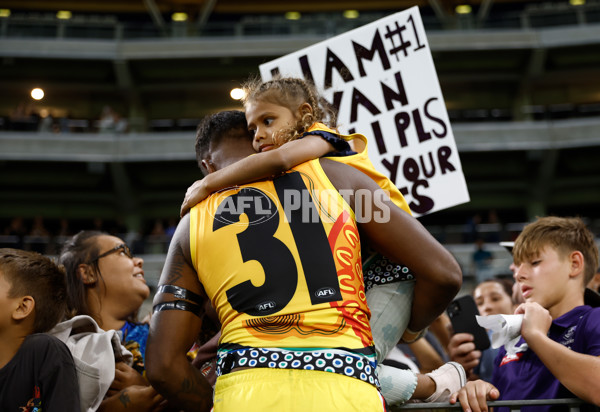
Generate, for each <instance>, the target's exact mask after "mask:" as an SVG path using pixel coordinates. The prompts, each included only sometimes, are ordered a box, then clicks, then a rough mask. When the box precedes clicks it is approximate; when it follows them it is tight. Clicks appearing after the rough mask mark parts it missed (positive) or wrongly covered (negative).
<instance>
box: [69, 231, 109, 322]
mask: <svg viewBox="0 0 600 412" xmlns="http://www.w3.org/2000/svg"><path fill="white" fill-rule="evenodd" d="M105 235H106V236H109V235H108V233H104V232H100V231H96V230H82V231H81V232H79V233H77V234H76V235H74V236H72V237H71V238H69V239H68V240H67V241H66V242H65V244H64V245H63V247H62V250H61V252H60V257H59V263H60V264H61V265H64V267H65V270H66V273H67V291H68V311H69V317H73V316H75V315H88V316H91V317H92V318H94V319H96V318H97V316H94V315H93V314H92V313H91V312H90V309H89V306H88V304H87V301H86V298H85V297H86V293H85V291H86V289H87V288H88V287H90V286H88V285H86V284H85V283H83V281H82V280H81V278H80V277H79V273H78V270H79V269H78V268H79V265H81V264H87V263H88V262H91V261H92V260H94V259H95V258H96V257H98V255H99V254H100V248H99V247H98V242H96V238H97V237H99V236H105ZM92 266H93V267H92V270H93V271H94V274H96V275H98V280H100V279H101V278H102V274H101V273H100V270H99V268H98V263H97V262H95V263H93V264H92Z"/></svg>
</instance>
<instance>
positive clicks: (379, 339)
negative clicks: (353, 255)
mask: <svg viewBox="0 0 600 412" xmlns="http://www.w3.org/2000/svg"><path fill="white" fill-rule="evenodd" d="M244 90H245V92H246V94H245V98H244V102H243V103H244V106H245V109H246V119H247V122H248V130H249V131H250V133H251V134H252V135H253V136H254V140H253V146H254V149H255V150H256V151H257V152H258V154H257V155H255V156H250V157H247V158H245V159H243V160H241V161H239V162H237V163H235V164H233V165H230V166H228V167H225V168H223V169H221V170H219V171H214V168H213V167H211V165H210V164H206V165H205V167H206V169H207V170H209V171H210V172H212V173H210V174H209V175H207V176H206V177H204V179H202V180H199V181H197V182H196V183H194V185H192V186H191V187H190V188H189V189H188V192H187V193H186V198H185V200H184V203H183V205H182V210H181V213H182V215H183V214H185V213H186V212H187V211H188V210H189V208H190V207H192V206H194V205H195V204H196V203H198V202H199V201H201V200H202V199H204V198H206V197H207V196H208V195H210V194H211V193H213V192H215V191H217V190H220V189H223V188H226V187H229V186H232V185H236V184H244V183H249V182H252V181H255V180H259V179H263V178H271V177H274V176H277V175H279V174H281V173H283V172H286V171H287V170H289V169H290V168H292V167H294V166H296V165H298V164H301V163H303V162H306V161H309V160H312V159H316V158H319V157H322V156H330V157H331V158H332V159H333V160H337V161H340V162H342V163H346V164H349V165H351V166H353V167H355V168H357V169H359V170H360V171H362V172H363V173H365V174H367V175H369V176H370V177H371V178H372V179H373V180H374V181H375V182H376V183H377V184H378V185H379V186H380V187H381V188H382V189H383V190H385V191H386V193H387V195H388V196H390V198H391V200H392V201H393V202H394V203H395V204H396V205H397V206H398V207H400V208H401V209H403V210H404V211H405V212H407V213H409V214H410V209H409V207H408V205H407V203H406V201H405V199H404V197H403V196H402V194H401V193H400V191H399V190H398V189H397V188H396V186H395V185H394V184H393V183H392V182H391V181H390V180H389V179H388V178H386V177H385V176H384V175H383V174H381V173H379V172H377V171H376V170H375V167H374V166H373V164H372V163H371V161H370V160H369V157H368V153H367V139H366V138H365V136H363V135H361V134H353V135H350V136H345V135H341V134H339V133H338V132H337V131H336V130H334V128H335V123H336V116H335V111H334V110H332V109H331V108H330V106H329V105H328V104H327V103H326V101H325V99H323V98H322V97H320V96H319V94H318V93H317V91H316V88H315V87H314V85H312V84H310V83H309V82H307V81H304V80H302V79H298V78H276V79H274V80H271V81H267V82H260V81H259V80H258V79H257V80H250V81H249V82H248V83H247V84H246V85H244ZM326 123H327V124H328V125H329V126H327V125H326ZM363 273H364V279H365V289H366V291H367V293H366V296H367V302H368V305H369V308H370V310H371V313H372V317H371V329H372V332H373V338H374V341H375V350H376V353H377V360H378V362H379V364H380V366H379V369H378V373H379V377H380V381H381V383H382V394H383V396H384V397H385V399H386V400H387V401H388V402H389V403H397V402H404V401H407V400H408V399H410V398H411V397H413V398H414V397H418V396H420V395H419V394H421V393H423V392H421V391H420V389H419V387H417V385H418V384H419V385H421V386H420V387H421V388H422V387H424V386H426V385H431V383H432V381H431V380H432V379H433V382H435V385H434V387H435V388H436V390H435V393H433V394H432V395H431V396H425V397H423V398H421V399H426V401H429V402H432V401H442V400H447V399H448V396H449V395H450V393H452V392H453V390H452V389H451V388H454V390H456V389H457V388H459V387H461V386H462V384H463V383H464V371H463V370H462V367H460V365H458V364H451V365H444V366H443V367H442V368H440V370H438V371H434V372H432V373H431V374H428V376H425V375H418V376H417V375H415V374H414V373H412V372H410V371H406V370H399V369H395V368H391V367H387V366H385V365H382V364H381V362H382V361H383V359H384V358H385V356H386V355H387V354H388V352H389V351H390V350H391V349H392V348H393V347H395V345H396V344H397V343H398V341H399V340H400V339H401V338H402V340H403V341H405V342H413V341H415V340H416V339H418V338H419V337H421V336H422V335H423V334H424V330H420V329H422V328H424V327H425V325H427V324H429V323H430V322H431V321H432V320H434V319H435V318H436V317H437V316H438V315H439V314H440V312H442V311H443V307H444V306H442V305H439V306H440V307H437V306H435V305H437V304H439V303H440V302H436V303H433V302H431V299H427V291H423V290H417V288H418V283H417V287H416V288H415V282H414V275H413V274H412V273H411V271H410V269H409V268H407V267H406V266H403V265H398V264H395V263H393V262H391V261H389V260H388V259H387V258H385V257H384V256H381V255H378V254H373V253H368V252H367V253H364V255H363ZM419 276H426V275H425V274H419ZM413 295H414V296H415V299H414V301H413ZM449 298H450V299H451V298H452V297H449ZM411 306H412V314H413V316H412V318H411ZM436 311H437V313H436ZM415 314H416V315H415ZM412 324H415V325H421V326H420V327H419V328H416V329H417V331H413V330H410V329H409V328H408V326H409V325H410V326H412ZM438 376H444V378H443V379H438ZM451 376H452V377H451ZM422 380H424V382H423V381H422Z"/></svg>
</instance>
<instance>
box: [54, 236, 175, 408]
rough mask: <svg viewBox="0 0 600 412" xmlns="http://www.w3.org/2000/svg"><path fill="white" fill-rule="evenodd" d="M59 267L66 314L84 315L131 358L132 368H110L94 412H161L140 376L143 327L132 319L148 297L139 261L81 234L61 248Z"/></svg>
mask: <svg viewBox="0 0 600 412" xmlns="http://www.w3.org/2000/svg"><path fill="white" fill-rule="evenodd" d="M60 263H61V264H63V265H64V266H65V268H66V272H67V289H68V302H69V305H68V309H69V315H70V316H75V315H87V316H90V317H91V318H93V319H94V320H95V321H96V323H97V324H98V325H99V326H100V328H102V329H104V330H111V329H112V330H116V331H118V332H119V333H120V334H121V336H122V344H123V345H124V346H125V347H126V348H127V349H128V350H129V351H130V352H131V353H132V354H133V365H132V366H129V365H128V364H127V363H125V362H117V363H116V365H115V378H114V381H113V383H112V384H111V386H110V388H109V389H108V392H107V396H106V397H105V399H104V400H103V401H102V403H101V404H100V407H99V409H98V410H99V411H111V412H112V411H120V410H130V409H134V410H136V411H159V410H162V409H163V408H164V406H165V401H164V398H163V397H162V396H160V395H159V394H158V392H156V391H155V390H154V388H152V386H151V385H150V384H149V383H148V381H147V380H146V378H145V377H144V370H145V369H144V353H145V349H146V339H147V337H148V329H149V326H148V324H147V323H140V322H138V321H137V319H136V317H137V312H138V310H139V308H140V307H141V306H142V303H143V302H144V300H145V299H146V298H147V297H148V296H149V295H150V289H149V287H148V285H147V284H146V281H145V279H144V270H143V264H144V261H143V259H141V258H139V257H134V256H133V255H132V254H131V251H130V250H129V247H127V245H126V244H125V243H124V242H123V241H122V240H121V239H119V238H117V237H115V236H111V235H109V234H107V233H104V232H97V231H82V232H79V233H78V234H76V235H75V236H73V237H71V238H70V239H69V240H67V242H66V243H65V244H64V246H63V249H62V252H61V255H60ZM109 355H110V356H113V354H112V353H110V354H109ZM99 356H100V355H99Z"/></svg>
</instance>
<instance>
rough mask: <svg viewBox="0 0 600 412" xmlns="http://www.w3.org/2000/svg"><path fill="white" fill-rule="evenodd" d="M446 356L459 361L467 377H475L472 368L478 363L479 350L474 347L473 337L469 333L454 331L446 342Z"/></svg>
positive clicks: (479, 357)
mask: <svg viewBox="0 0 600 412" xmlns="http://www.w3.org/2000/svg"><path fill="white" fill-rule="evenodd" d="M448 356H449V357H450V360H452V361H454V362H458V363H460V364H461V365H462V366H463V368H465V371H466V372H467V377H468V378H469V379H476V378H477V376H475V375H474V374H473V368H475V367H476V366H477V365H479V361H480V359H481V351H479V350H477V349H476V348H475V338H474V336H473V335H471V334H470V333H456V334H454V335H452V337H451V338H450V341H449V342H448Z"/></svg>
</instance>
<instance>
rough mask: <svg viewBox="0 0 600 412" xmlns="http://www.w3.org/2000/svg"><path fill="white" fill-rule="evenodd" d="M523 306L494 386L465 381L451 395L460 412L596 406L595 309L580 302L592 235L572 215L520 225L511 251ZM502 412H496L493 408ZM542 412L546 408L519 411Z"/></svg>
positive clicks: (599, 348)
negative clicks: (558, 404) (562, 401)
mask: <svg viewBox="0 0 600 412" xmlns="http://www.w3.org/2000/svg"><path fill="white" fill-rule="evenodd" d="M513 257H514V262H515V264H516V266H517V269H516V272H515V279H516V280H517V282H518V284H519V287H520V289H521V292H522V293H523V297H524V299H525V303H523V304H521V305H520V306H519V307H518V308H517V309H516V311H515V313H516V314H523V315H524V317H523V324H522V325H521V340H520V341H519V343H518V344H517V345H516V346H517V348H519V349H518V350H517V353H516V354H514V355H508V354H507V353H506V351H505V350H504V348H502V350H501V351H500V353H499V354H498V357H497V358H496V361H495V371H494V376H493V378H492V382H493V383H494V385H495V386H494V385H492V384H490V383H488V382H485V381H482V380H478V381H472V382H468V383H467V385H466V386H465V387H463V388H462V389H461V390H460V391H458V392H457V393H455V394H453V395H452V397H451V398H450V403H456V401H457V400H458V401H460V403H461V406H462V408H463V410H464V411H467V410H469V411H473V412H479V411H481V410H484V411H487V403H486V401H487V400H496V399H502V400H520V399H556V398H574V397H579V398H581V399H583V400H584V401H586V402H589V403H592V404H595V405H600V379H599V377H600V358H599V356H600V308H591V307H590V306H586V305H584V298H583V296H584V290H585V285H587V283H588V282H589V281H590V279H591V278H592V277H593V276H594V273H595V270H596V268H597V267H598V248H597V247H596V244H595V242H594V235H593V234H592V233H591V232H590V231H589V230H588V229H587V228H586V226H585V224H584V223H583V222H582V221H581V219H579V218H560V217H544V218H539V219H538V220H537V221H536V222H534V223H532V224H529V225H527V226H526V227H525V229H524V230H523V232H522V233H521V234H520V235H519V237H518V238H517V240H516V242H515V246H514V250H513ZM503 409H505V410H508V408H495V410H503ZM528 409H529V410H535V411H542V410H543V411H549V410H551V407H550V406H539V405H538V406H531V407H529V408H527V407H522V408H521V410H522V411H526V410H528Z"/></svg>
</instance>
